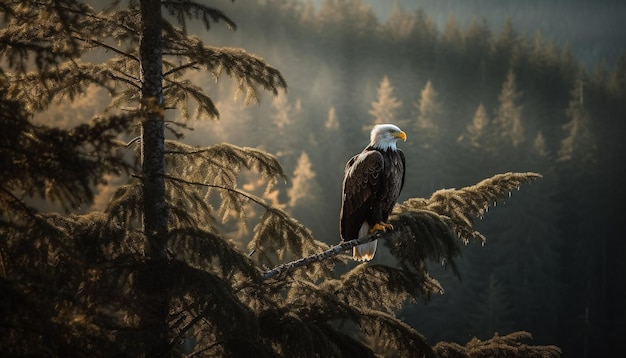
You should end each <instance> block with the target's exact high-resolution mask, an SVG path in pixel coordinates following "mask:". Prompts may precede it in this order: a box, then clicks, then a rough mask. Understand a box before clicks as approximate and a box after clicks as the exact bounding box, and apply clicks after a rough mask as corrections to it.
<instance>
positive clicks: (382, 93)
mask: <svg viewBox="0 0 626 358" xmlns="http://www.w3.org/2000/svg"><path fill="white" fill-rule="evenodd" d="M401 106H402V102H400V101H398V99H397V98H396V97H395V96H394V95H393V86H392V85H391V82H390V81H389V78H388V77H387V76H384V77H383V79H382V80H381V81H380V85H379V86H378V90H377V92H376V101H374V102H372V108H371V109H370V110H369V114H370V115H372V117H374V121H373V123H372V125H371V126H368V127H366V128H365V129H367V130H368V131H369V130H370V129H371V128H372V126H373V125H376V124H381V123H397V122H398V119H397V118H396V116H397V111H398V109H399V108H400V107H401ZM399 125H401V124H399Z"/></svg>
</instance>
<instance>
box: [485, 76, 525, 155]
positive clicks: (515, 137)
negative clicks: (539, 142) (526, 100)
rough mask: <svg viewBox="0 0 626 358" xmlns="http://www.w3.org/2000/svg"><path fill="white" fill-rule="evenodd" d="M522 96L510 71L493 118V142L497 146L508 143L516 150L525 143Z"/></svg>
mask: <svg viewBox="0 0 626 358" xmlns="http://www.w3.org/2000/svg"><path fill="white" fill-rule="evenodd" d="M521 96H522V92H521V91H519V90H518V89H517V84H516V79H515V74H514V73H513V71H509V72H508V74H507V75H506V80H505V81H504V83H503V84H502V90H501V91H500V95H499V96H498V103H499V105H498V107H497V108H496V110H495V113H494V116H493V122H492V123H493V130H494V138H493V140H494V141H495V143H494V144H495V145H496V146H499V145H502V144H503V143H508V144H510V145H511V146H512V147H514V148H515V147H517V146H519V145H520V144H521V143H522V142H523V141H524V137H525V135H524V126H523V124H522V107H521V105H520V104H519V102H520V99H521Z"/></svg>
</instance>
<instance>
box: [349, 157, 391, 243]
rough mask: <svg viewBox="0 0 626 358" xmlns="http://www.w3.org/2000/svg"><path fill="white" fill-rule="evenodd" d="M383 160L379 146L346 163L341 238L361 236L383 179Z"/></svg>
mask: <svg viewBox="0 0 626 358" xmlns="http://www.w3.org/2000/svg"><path fill="white" fill-rule="evenodd" d="M383 169H384V160H383V156H382V154H380V152H378V151H376V150H371V151H363V152H361V153H359V154H357V155H355V156H354V157H352V158H351V159H350V160H349V161H348V163H347V164H346V170H345V177H344V180H343V192H342V198H343V201H342V206H341V219H340V226H341V238H342V239H343V240H352V239H356V238H357V237H358V231H359V229H360V227H361V224H362V223H363V222H364V221H365V220H366V219H367V216H368V214H369V211H370V210H371V207H372V204H373V203H374V200H375V197H376V195H377V194H378V193H377V192H378V191H379V188H380V187H381V185H382V181H383V180H384V175H383Z"/></svg>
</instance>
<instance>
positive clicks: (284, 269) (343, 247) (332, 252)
mask: <svg viewBox="0 0 626 358" xmlns="http://www.w3.org/2000/svg"><path fill="white" fill-rule="evenodd" d="M396 234H397V232H395V231H389V232H385V233H383V232H375V233H373V234H371V235H368V236H364V237H360V238H358V239H354V240H350V241H344V242H342V243H339V244H337V245H335V246H332V247H330V248H329V249H328V250H326V251H323V252H320V253H319V254H314V255H311V256H307V257H303V258H301V259H298V260H295V261H291V262H287V263H284V264H282V265H278V266H276V267H274V268H273V269H271V270H269V271H266V272H265V273H263V279H264V280H267V279H270V278H272V277H274V276H282V275H285V274H286V273H288V272H289V271H292V270H294V269H296V268H298V267H302V266H306V265H308V264H310V263H313V262H321V261H324V260H326V259H328V258H329V257H333V256H337V255H339V254H341V253H344V252H346V251H347V250H350V249H351V248H353V247H355V246H358V245H361V244H365V243H368V242H370V241H374V240H378V239H391V238H393V237H394V236H395V235H396Z"/></svg>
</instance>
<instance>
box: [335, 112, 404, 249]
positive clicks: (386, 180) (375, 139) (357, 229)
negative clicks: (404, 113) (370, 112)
mask: <svg viewBox="0 0 626 358" xmlns="http://www.w3.org/2000/svg"><path fill="white" fill-rule="evenodd" d="M398 139H402V140H403V141H406V133H404V132H403V131H402V130H400V128H398V127H397V126H395V125H393V124H379V125H376V126H374V128H373V129H372V132H371V133H370V143H369V145H368V146H367V147H365V149H363V151H362V152H361V153H359V154H357V155H355V156H354V157H352V158H351V159H350V160H349V161H348V163H347V164H346V169H345V174H344V179H343V190H342V204H341V214H340V219H339V221H340V231H341V240H342V241H349V240H354V239H357V238H360V237H364V236H368V235H370V234H373V233H374V232H376V231H387V230H391V229H393V226H392V225H391V224H388V223H386V221H387V219H388V217H389V214H391V210H392V209H393V206H394V205H395V203H396V200H397V199H398V196H399V195H400V191H401V190H402V187H403V186H404V168H405V163H406V161H405V159H404V153H403V152H402V150H400V149H398V148H397V147H396V141H397V140H398ZM376 241H377V240H374V241H372V242H368V243H365V244H362V245H358V246H355V247H354V248H353V249H352V257H353V259H355V260H357V261H369V260H371V259H372V258H373V257H374V253H376V245H377V243H376Z"/></svg>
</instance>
